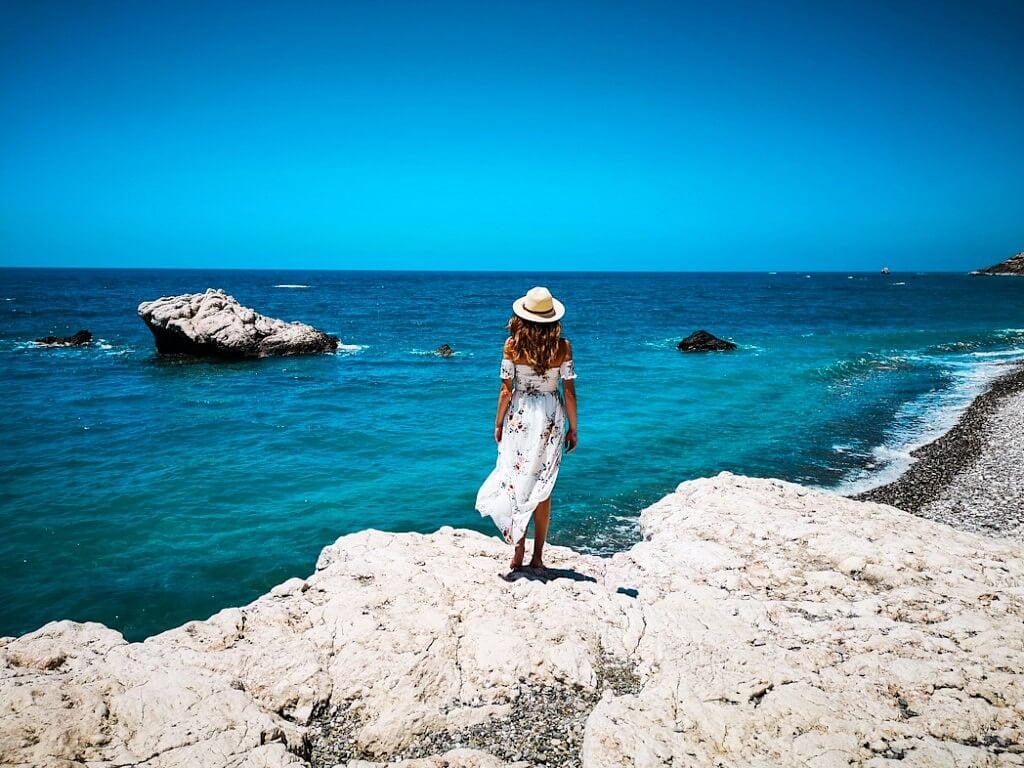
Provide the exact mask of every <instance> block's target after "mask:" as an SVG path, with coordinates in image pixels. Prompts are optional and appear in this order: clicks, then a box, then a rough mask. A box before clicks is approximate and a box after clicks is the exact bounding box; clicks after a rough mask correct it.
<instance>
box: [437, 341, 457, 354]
mask: <svg viewBox="0 0 1024 768" xmlns="http://www.w3.org/2000/svg"><path fill="white" fill-rule="evenodd" d="M434 354H435V355H437V356H438V357H451V356H452V355H454V354H455V350H454V349H452V348H451V347H450V346H449V345H447V344H442V345H441V346H440V347H438V348H437V349H435V350H434Z"/></svg>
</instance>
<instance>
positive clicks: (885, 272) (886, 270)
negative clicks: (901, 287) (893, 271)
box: [882, 267, 889, 275]
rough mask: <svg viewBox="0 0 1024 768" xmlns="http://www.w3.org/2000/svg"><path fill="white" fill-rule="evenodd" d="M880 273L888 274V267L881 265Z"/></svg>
mask: <svg viewBox="0 0 1024 768" xmlns="http://www.w3.org/2000/svg"><path fill="white" fill-rule="evenodd" d="M882 274H883V275H888V274H889V268H888V267H882Z"/></svg>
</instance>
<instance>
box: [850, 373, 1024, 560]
mask: <svg viewBox="0 0 1024 768" xmlns="http://www.w3.org/2000/svg"><path fill="white" fill-rule="evenodd" d="M910 455H911V456H912V457H913V459H914V461H913V463H911V464H910V465H909V466H908V467H907V469H906V470H905V471H904V472H903V473H902V474H901V475H900V476H899V477H898V478H897V479H896V480H894V481H893V482H890V483H886V484H884V485H880V486H877V487H875V488H871V489H869V490H866V491H863V492H860V493H857V494H851V496H850V498H853V499H857V500H860V501H874V502H878V503H881V504H890V505H892V506H894V507H897V508H899V509H902V510H904V511H906V512H911V513H913V514H916V515H919V516H921V517H927V518H929V519H933V520H936V521H938V522H942V523H946V524H948V525H951V526H953V527H955V528H960V529H962V530H968V531H972V532H975V533H980V534H984V535H990V536H1008V537H1010V538H1014V539H1016V540H1018V541H1024V365H1019V364H1018V365H1016V366H1015V369H1014V370H1012V371H1010V372H1009V373H1006V374H1004V375H1002V376H1000V377H999V378H997V379H996V380H994V381H993V382H992V383H991V384H990V385H989V387H988V388H987V389H986V390H985V391H984V392H983V393H982V394H980V395H979V396H978V397H976V398H975V399H974V400H973V401H972V402H971V403H970V405H968V407H967V408H966V410H964V411H963V412H962V414H961V415H960V417H959V419H958V420H957V421H956V423H955V424H954V425H953V426H952V427H951V428H950V429H949V430H948V431H946V432H945V433H943V434H942V435H941V436H939V437H938V438H936V439H935V440H933V441H931V442H929V443H927V444H925V445H922V446H920V447H918V448H915V449H914V450H913V451H911V454H910Z"/></svg>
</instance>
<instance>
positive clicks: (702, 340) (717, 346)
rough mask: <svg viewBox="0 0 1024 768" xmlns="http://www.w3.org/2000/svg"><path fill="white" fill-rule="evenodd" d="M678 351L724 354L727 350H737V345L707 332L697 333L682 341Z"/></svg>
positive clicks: (677, 346) (678, 345)
mask: <svg viewBox="0 0 1024 768" xmlns="http://www.w3.org/2000/svg"><path fill="white" fill-rule="evenodd" d="M676 349H680V350H682V351H683V352H722V351H725V350H727V349H736V345H735V344H733V343H732V342H731V341H726V340H725V339H720V338H718V337H717V336H715V335H713V334H710V333H708V332H707V331H696V332H694V333H691V334H690V335H689V336H687V337H686V338H685V339H683V340H682V341H680V342H679V343H678V344H677V345H676Z"/></svg>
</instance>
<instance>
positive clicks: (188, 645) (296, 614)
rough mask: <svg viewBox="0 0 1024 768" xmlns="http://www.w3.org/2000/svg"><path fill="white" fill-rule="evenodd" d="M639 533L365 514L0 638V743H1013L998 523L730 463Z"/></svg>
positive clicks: (123, 748) (169, 750) (835, 759)
mask: <svg viewBox="0 0 1024 768" xmlns="http://www.w3.org/2000/svg"><path fill="white" fill-rule="evenodd" d="M638 539H639V540H638V542H637V543H636V544H635V545H634V546H633V547H632V548H630V549H629V550H627V551H624V552H620V553H617V554H615V555H612V556H611V557H606V558H605V557H597V556H593V555H585V554H579V553H577V552H574V551H572V550H570V549H567V548H564V547H551V548H550V549H549V550H548V551H547V553H546V554H547V558H546V559H547V560H548V565H549V566H550V570H549V571H547V572H546V573H543V572H536V573H530V572H527V573H525V574H524V575H523V577H521V578H518V579H515V580H514V581H511V582H508V581H505V580H503V579H501V578H500V577H499V574H501V573H504V572H505V570H506V569H507V563H508V558H509V556H510V554H511V550H510V549H509V548H508V547H507V546H506V545H505V544H504V543H503V542H501V541H500V540H499V539H498V538H497V537H496V536H485V535H484V534H482V533H477V532H474V531H467V530H455V529H452V528H442V529H440V530H439V531H437V532H435V533H432V534H429V535H423V534H418V533H384V532H381V531H373V530H367V531H363V532H361V533H355V534H351V535H347V536H342V537H341V538H340V539H338V540H337V541H336V542H335V543H334V544H333V545H331V546H329V547H327V548H326V549H324V550H323V552H322V553H321V554H320V558H319V560H318V561H317V564H316V572H315V573H314V574H313V575H311V576H308V577H307V578H293V579H289V580H288V581H285V582H284V583H282V584H280V585H278V586H277V587H275V588H274V589H272V590H271V591H270V593H268V594H266V595H264V596H262V597H260V598H259V599H257V600H256V601H254V602H252V603H250V604H249V605H246V606H244V607H241V608H228V609H225V610H223V611H221V612H220V613H218V614H216V615H215V616H213V617H211V618H210V619H207V620H206V621H193V622H189V623H188V624H185V625H184V626H182V627H179V628H177V629H172V630H169V631H167V632H164V633H162V634H159V635H156V636H154V637H151V638H149V639H148V640H146V641H145V642H142V643H128V642H125V640H124V638H122V637H121V635H120V634H119V633H117V632H115V631H114V630H112V629H108V628H107V627H104V626H103V625H101V624H93V623H86V624H81V623H76V622H71V621H60V622H53V623H50V624H47V625H45V626H44V627H42V628H41V629H38V630H36V631H35V632H32V633H30V634H27V635H24V636H22V637H19V638H11V637H8V638H0V703H2V715H0V764H4V765H24V766H29V765H32V766H36V765H40V766H42V765H46V766H69V768H70V766H73V765H95V766H101V765H103V766H113V765H136V764H144V765H145V766H147V768H171V767H172V766H173V767H178V766H180V767H181V768H185V767H186V766H187V767H188V768H214V766H217V767H218V768H219V767H220V766H228V765H230V766H261V767H262V768H278V767H280V766H308V765H311V764H312V765H315V766H333V765H339V764H340V765H343V766H348V767H349V768H353V766H360V768H369V767H370V766H377V765H382V764H383V763H384V762H385V761H389V760H390V761H398V760H400V759H401V758H403V757H408V756H415V757H417V758H421V760H417V761H416V762H410V763H405V762H401V763H399V765H402V766H406V768H411V767H412V766H416V767H417V768H420V767H421V766H436V765H447V766H449V768H454V767H455V766H460V767H462V768H466V767H467V766H476V767H477V768H482V767H484V766H489V767H491V768H496V767H497V766H507V765H516V766H518V767H519V768H527V767H528V766H536V765H540V764H542V763H543V764H546V765H549V766H566V765H580V764H582V765H583V766H586V767H588V768H615V767H618V766H660V765H670V764H671V765H693V766H725V767H726V768H741V767H742V768H749V767H750V766H763V767H765V768H767V766H815V767H816V768H828V767H829V766H847V765H858V766H879V767H880V766H883V765H911V766H919V767H920V766H936V767H937V766H953V765H957V766H993V768H994V767H995V766H1003V765H1006V766H1010V765H1020V758H1021V755H1020V752H1019V750H1020V745H1021V744H1024V654H1022V653H1021V648H1024V546H1022V545H1021V544H1018V543H1014V542H1010V541H1005V540H1004V541H1000V540H996V539H990V538H985V537H982V536H977V535H974V534H970V533H964V532H961V531H957V530H954V529H952V528H949V527H947V526H945V525H942V524H940V523H935V522H932V521H930V520H925V519H922V518H919V517H915V516H914V515H911V514H908V513H905V512H901V511H900V510H898V509H895V508H893V507H889V506H885V505H882V504H874V503H868V502H859V501H853V500H851V499H845V498H842V497H840V496H837V495H835V494H832V493H827V492H823V491H815V490H810V489H807V488H803V487H801V486H798V485H794V484H791V483H785V482H781V481H778V480H761V479H752V478H745V477H738V476H735V475H730V474H727V473H723V474H721V475H718V476H717V477H713V478H708V479H702V480H694V481H691V482H686V483H683V484H681V485H680V486H679V487H678V488H677V489H676V491H675V492H674V493H672V494H670V495H668V496H666V497H665V498H663V499H661V500H660V501H658V502H656V503H655V504H654V505H652V506H651V507H648V508H647V509H645V510H644V511H643V512H642V513H641V514H640V531H639V536H638ZM258 545H259V542H254V546H258ZM459 745H461V747H462V748H461V749H459V748H457V746H459ZM468 747H472V749H468ZM361 760H367V761H371V762H365V763H364V762H358V761H361Z"/></svg>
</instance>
